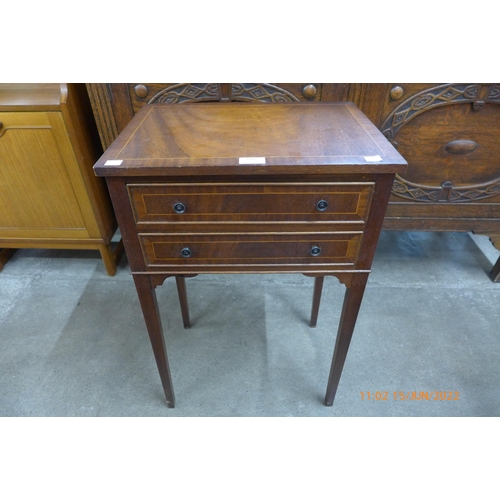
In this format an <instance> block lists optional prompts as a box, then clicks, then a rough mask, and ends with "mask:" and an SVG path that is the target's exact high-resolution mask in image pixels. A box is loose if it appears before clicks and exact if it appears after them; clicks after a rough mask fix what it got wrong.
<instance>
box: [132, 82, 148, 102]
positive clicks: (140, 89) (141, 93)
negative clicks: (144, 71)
mask: <svg viewBox="0 0 500 500" xmlns="http://www.w3.org/2000/svg"><path fill="white" fill-rule="evenodd" d="M134 92H135V95H136V96H137V97H140V98H142V99H144V97H147V95H148V92H149V90H148V88H147V87H146V85H136V86H135V87H134Z"/></svg>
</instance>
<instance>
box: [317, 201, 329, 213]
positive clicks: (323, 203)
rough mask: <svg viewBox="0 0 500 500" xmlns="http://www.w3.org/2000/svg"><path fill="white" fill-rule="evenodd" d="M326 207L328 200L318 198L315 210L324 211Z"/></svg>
mask: <svg viewBox="0 0 500 500" xmlns="http://www.w3.org/2000/svg"><path fill="white" fill-rule="evenodd" d="M327 208H328V202H327V201H326V200H319V201H318V203H316V210H318V211H319V212H324V211H325V210H326V209H327Z"/></svg>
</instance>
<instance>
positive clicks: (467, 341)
mask: <svg viewBox="0 0 500 500" xmlns="http://www.w3.org/2000/svg"><path fill="white" fill-rule="evenodd" d="M498 255H499V252H498V251H497V250H495V249H494V247H493V246H492V245H491V244H490V243H489V241H488V239H487V238H486V237H484V236H473V235H469V234H465V233H426V232H383V233H382V235H381V239H380V242H379V246H378V248H377V253H376V257H375V261H374V265H373V272H372V274H371V276H370V278H369V281H368V286H367V289H366V292H365V297H364V300H363V304H362V306H361V310H360V314H359V318H358V323H357V325H356V329H355V332H354V336H353V340H352V343H351V347H350V350H349V354H348V357H347V361H346V364H345V367H344V371H343V374H342V378H341V381H340V385H339V389H338V392H337V396H336V400H335V402H334V405H333V407H325V406H323V404H322V400H323V397H324V392H325V389H326V382H327V378H328V371H329V366H330V361H331V355H332V352H333V345H334V340H335V335H336V328H337V322H338V319H339V315H340V309H341V305H342V299H343V294H344V290H345V289H344V287H343V285H341V284H340V283H338V281H337V280H336V279H335V278H333V277H328V278H326V279H325V286H324V290H323V299H322V304H321V308H320V314H319V320H318V326H317V328H314V329H311V328H309V326H308V317H309V313H310V307H311V298H312V285H313V280H312V279H311V278H306V277H304V276H302V275H214V276H198V277H196V278H192V279H189V280H187V286H188V297H189V302H190V309H191V319H192V323H193V326H192V328H191V329H190V330H185V329H184V328H183V327H182V320H181V314H180V309H179V305H178V300H177V295H176V289H175V281H174V280H173V279H168V280H167V281H166V282H165V284H164V285H163V286H162V287H159V288H158V289H157V293H158V299H159V304H160V309H161V313H162V321H163V324H164V329H165V337H166V343H167V347H168V350H169V357H170V365H171V371H172V377H173V382H174V388H175V392H176V408H175V409H169V408H167V406H166V404H165V400H164V396H163V392H162V388H161V384H160V380H159V376H158V372H157V369H156V365H155V362H154V358H153V353H152V349H151V346H150V343H149V338H148V336H147V332H146V328H145V325H144V320H143V318H142V314H141V310H140V307H139V303H138V300H137V295H136V291H135V287H134V284H133V280H132V278H131V276H130V274H129V267H128V264H127V261H126V259H125V258H124V259H122V262H121V264H120V266H119V269H118V273H117V275H116V276H114V277H109V276H107V275H106V273H105V271H104V266H103V264H102V261H101V260H100V258H99V255H98V253H97V252H92V251H60V250H59V251H57V250H28V249H24V250H19V251H18V252H17V253H16V254H15V255H14V256H13V257H12V259H11V260H10V261H9V262H8V263H7V264H6V266H5V268H4V270H3V271H2V272H1V273H0V416H40V417H42V416H56V417H60V416H111V417H113V416H114V417H118V416H134V417H137V416H157V417H184V416H193V417H209V416H214V417H217V416H234V417H238V416H249V417H256V416H282V417H284V416H301V417H308V416H311V417H313V416H316V417H339V416H342V417H365V416H366V417H368V416H373V417H375V416H379V417H391V416H394V417H403V416H405V417H406V416H426V417H438V416H443V417H454V416H461V417H465V416H469V417H478V416H499V415H500V389H499V388H500V362H499V359H500V328H499V326H498V325H499V314H500V308H499V304H500V284H495V283H492V282H491V281H490V280H489V278H488V276H487V272H488V271H489V269H490V267H491V266H492V264H493V263H494V262H495V260H496V258H497V257H498ZM422 393H423V394H424V395H425V394H428V395H429V400H427V399H420V400H412V396H413V397H415V396H421V395H422ZM435 393H438V395H437V398H438V399H437V400H435V397H436V396H435ZM439 393H445V394H446V396H444V395H442V396H439ZM449 394H451V395H452V399H451V400H447V399H446V400H440V397H445V398H448V396H447V395H449ZM405 397H406V398H409V399H404V398H405Z"/></svg>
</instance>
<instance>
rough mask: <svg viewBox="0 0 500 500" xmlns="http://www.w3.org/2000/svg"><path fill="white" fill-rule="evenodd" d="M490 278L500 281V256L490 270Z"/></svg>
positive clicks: (496, 281)
mask: <svg viewBox="0 0 500 500" xmlns="http://www.w3.org/2000/svg"><path fill="white" fill-rule="evenodd" d="M489 276H490V279H491V281H493V282H495V283H500V257H499V258H498V260H497V261H496V263H495V265H494V266H493V268H492V269H491V271H490V274H489Z"/></svg>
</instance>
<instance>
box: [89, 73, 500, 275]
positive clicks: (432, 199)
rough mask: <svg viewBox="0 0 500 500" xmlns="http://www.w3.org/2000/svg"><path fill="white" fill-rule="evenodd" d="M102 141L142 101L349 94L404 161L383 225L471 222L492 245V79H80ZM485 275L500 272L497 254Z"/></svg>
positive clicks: (497, 236) (495, 208) (499, 176)
mask: <svg viewBox="0 0 500 500" xmlns="http://www.w3.org/2000/svg"><path fill="white" fill-rule="evenodd" d="M87 88H88V90H89V95H90V98H91V102H92V107H93V110H94V114H95V116H96V121H97V126H98V129H99V134H100V137H101V141H102V144H103V146H104V148H105V149H106V148H107V147H108V146H109V145H110V144H111V143H112V142H113V140H114V139H115V138H116V137H117V136H118V134H119V133H120V132H121V131H122V130H123V129H124V127H125V126H126V125H127V124H128V123H129V122H130V120H131V119H132V118H133V116H135V114H136V113H137V112H138V111H139V110H140V109H141V107H142V106H144V104H146V103H159V104H180V103H185V102H225V101H240V102H241V101H256V102H261V103H263V102H274V103H276V102H278V103H279V102H281V103H292V102H315V101H324V102H325V101H326V102H328V101H352V102H354V104H356V105H357V106H358V107H359V108H360V109H361V111H363V113H364V114H365V115H366V116H367V117H368V118H369V119H370V120H371V121H372V122H373V123H374V124H375V125H376V126H377V127H378V128H379V129H380V130H381V131H382V133H383V134H384V135H385V137H386V138H387V139H388V140H389V141H390V142H391V143H392V144H393V145H394V146H395V147H396V148H397V149H398V151H399V153H401V155H402V156H403V157H404V158H405V159H406V160H407V161H408V164H409V166H408V170H407V171H406V172H405V173H404V174H398V175H397V176H396V179H395V182H394V185H393V188H392V194H391V199H390V201H389V206H388V209H387V213H386V217H385V221H384V226H383V229H393V230H421V231H473V232H475V233H478V234H485V235H488V236H489V237H490V239H491V241H492V242H493V244H495V246H496V247H497V248H498V249H500V141H498V136H499V132H500V107H499V104H500V84H481V83H444V84H431V83H428V84H425V83H421V84H411V83H387V84H385V83H384V84H360V83H343V84H332V83H286V84H281V83H274V84H270V83H175V84H174V83H170V84H169V83H154V84H149V83H120V84H87ZM490 277H491V279H492V280H494V281H497V282H498V281H500V259H499V261H498V262H497V263H496V264H495V266H494V267H493V269H492V270H491V273H490Z"/></svg>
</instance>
